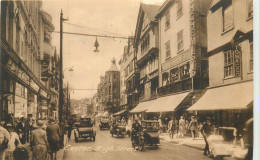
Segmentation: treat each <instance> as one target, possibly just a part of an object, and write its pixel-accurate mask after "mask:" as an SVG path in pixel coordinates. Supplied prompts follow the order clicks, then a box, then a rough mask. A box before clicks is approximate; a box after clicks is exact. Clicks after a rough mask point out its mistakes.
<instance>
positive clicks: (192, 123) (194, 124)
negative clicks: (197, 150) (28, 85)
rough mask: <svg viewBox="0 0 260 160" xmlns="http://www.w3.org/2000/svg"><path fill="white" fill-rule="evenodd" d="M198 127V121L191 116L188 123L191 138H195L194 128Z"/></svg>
mask: <svg viewBox="0 0 260 160" xmlns="http://www.w3.org/2000/svg"><path fill="white" fill-rule="evenodd" d="M197 128H198V121H197V119H196V118H195V117H194V116H191V121H190V124H189V129H190V131H191V136H192V139H195V134H196V130H197Z"/></svg>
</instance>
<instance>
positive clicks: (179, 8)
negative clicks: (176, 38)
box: [176, 0, 183, 20]
mask: <svg viewBox="0 0 260 160" xmlns="http://www.w3.org/2000/svg"><path fill="white" fill-rule="evenodd" d="M182 5H183V3H182V0H178V1H177V13H176V15H177V20H178V19H179V18H180V17H181V16H182V15H183V10H182Z"/></svg>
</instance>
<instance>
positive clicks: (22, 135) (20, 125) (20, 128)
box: [17, 117, 26, 144]
mask: <svg viewBox="0 0 260 160" xmlns="http://www.w3.org/2000/svg"><path fill="white" fill-rule="evenodd" d="M25 122H26V120H25V118H24V117H22V118H21V119H20V122H19V123H18V124H17V129H18V133H17V134H18V135H19V137H20V141H21V142H22V144H25V143H26V126H25Z"/></svg>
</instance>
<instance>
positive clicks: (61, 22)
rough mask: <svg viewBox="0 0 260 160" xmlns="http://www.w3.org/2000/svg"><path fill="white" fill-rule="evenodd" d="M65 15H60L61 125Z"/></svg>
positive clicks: (60, 114)
mask: <svg viewBox="0 0 260 160" xmlns="http://www.w3.org/2000/svg"><path fill="white" fill-rule="evenodd" d="M65 20H67V19H64V18H63V13H62V10H61V13H60V90H59V123H60V124H61V122H62V113H63V56H62V40H63V21H65Z"/></svg>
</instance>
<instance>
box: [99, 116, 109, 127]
mask: <svg viewBox="0 0 260 160" xmlns="http://www.w3.org/2000/svg"><path fill="white" fill-rule="evenodd" d="M99 128H100V130H102V129H104V128H107V129H110V120H109V117H101V119H100V122H99Z"/></svg>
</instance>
